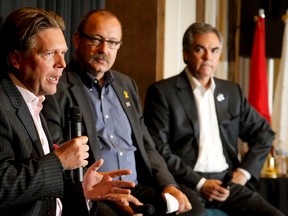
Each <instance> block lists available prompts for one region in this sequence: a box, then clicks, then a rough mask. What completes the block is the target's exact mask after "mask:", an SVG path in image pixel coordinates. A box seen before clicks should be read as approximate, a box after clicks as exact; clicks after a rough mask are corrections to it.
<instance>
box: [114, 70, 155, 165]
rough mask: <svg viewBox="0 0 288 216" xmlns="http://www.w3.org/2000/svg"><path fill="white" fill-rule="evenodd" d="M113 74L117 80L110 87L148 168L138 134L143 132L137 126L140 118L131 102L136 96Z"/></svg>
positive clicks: (146, 158)
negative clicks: (125, 116)
mask: <svg viewBox="0 0 288 216" xmlns="http://www.w3.org/2000/svg"><path fill="white" fill-rule="evenodd" d="M113 74H114V76H115V79H117V80H116V81H115V82H113V83H112V87H113V88H114V90H115V92H116V95H117V97H118V99H119V101H120V103H121V105H122V108H123V109H124V112H125V113H126V115H127V118H128V120H129V122H130V125H131V128H132V133H133V134H134V138H135V142H136V144H137V146H136V147H137V149H138V150H139V151H140V152H141V155H142V156H143V159H144V161H145V163H146V164H147V166H149V167H150V165H149V164H150V162H149V159H148V157H147V154H146V150H145V146H144V143H143V139H142V137H143V136H142V135H141V134H140V132H142V130H143V129H142V128H141V125H140V124H139V121H140V119H139V118H140V117H139V116H137V111H136V110H135V109H136V108H135V107H134V103H133V102H132V101H134V100H137V99H138V95H136V94H135V93H134V92H129V87H127V85H126V83H123V82H122V80H121V78H119V77H118V76H117V75H116V74H115V73H113ZM135 97H137V98H135ZM139 103H140V102H139Z"/></svg>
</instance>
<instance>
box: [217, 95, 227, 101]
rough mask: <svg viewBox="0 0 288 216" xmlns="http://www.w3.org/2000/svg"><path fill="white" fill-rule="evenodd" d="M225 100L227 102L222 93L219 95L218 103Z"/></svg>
mask: <svg viewBox="0 0 288 216" xmlns="http://www.w3.org/2000/svg"><path fill="white" fill-rule="evenodd" d="M223 100H225V97H224V95H223V94H222V93H219V94H218V95H217V101H218V102H221V101H223Z"/></svg>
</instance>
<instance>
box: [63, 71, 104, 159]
mask: <svg viewBox="0 0 288 216" xmlns="http://www.w3.org/2000/svg"><path fill="white" fill-rule="evenodd" d="M65 73H66V75H67V79H68V82H69V83H70V84H72V85H71V87H70V91H71V93H72V95H73V96H74V97H75V99H76V101H77V103H78V104H81V105H80V106H79V107H81V113H82V117H83V121H82V122H83V124H84V127H85V128H86V130H87V136H88V137H89V143H90V148H91V151H90V152H92V154H93V156H94V159H95V160H97V158H99V157H98V155H97V153H98V152H99V149H98V147H97V146H98V145H95V143H97V134H96V133H95V131H96V125H95V122H96V119H95V114H94V113H93V110H94V109H93V108H92V106H91V104H90V103H91V102H90V100H89V98H88V96H87V95H86V93H85V91H83V85H84V84H83V82H82V80H81V79H80V77H79V76H78V75H77V73H76V72H70V71H69V70H68V71H66V72H65ZM86 108H87V109H86Z"/></svg>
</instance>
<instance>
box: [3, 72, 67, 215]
mask: <svg viewBox="0 0 288 216" xmlns="http://www.w3.org/2000/svg"><path fill="white" fill-rule="evenodd" d="M1 76H2V77H1V78H0V102H1V105H0V215H5V216H6V215H15V216H16V215H17V216H19V215H27V216H32V215H35V216H39V215H55V203H56V200H55V198H56V197H60V196H62V193H63V178H62V177H61V176H62V169H61V163H60V160H59V159H58V157H57V156H56V155H55V154H54V153H49V154H47V155H45V156H44V153H43V150H42V145H41V142H40V139H39V137H38V133H37V130H36V128H35V126H34V122H33V119H32V117H31V114H30V112H29V109H28V107H27V105H26V103H25V101H24V99H23V97H22V95H21V93H20V92H19V91H18V89H17V87H16V86H15V85H14V84H13V82H12V81H11V79H10V78H9V76H8V75H7V74H2V75H1ZM42 123H43V127H44V130H45V129H46V132H47V126H46V125H45V121H44V118H43V117H42ZM45 126H46V127H45ZM46 134H47V137H48V141H49V143H50V150H51V151H53V145H52V141H51V138H50V137H49V134H48V133H46Z"/></svg>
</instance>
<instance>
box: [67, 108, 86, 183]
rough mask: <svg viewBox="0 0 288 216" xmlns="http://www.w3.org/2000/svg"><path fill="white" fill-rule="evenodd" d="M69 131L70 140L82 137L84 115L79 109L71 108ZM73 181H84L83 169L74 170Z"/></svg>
mask: <svg viewBox="0 0 288 216" xmlns="http://www.w3.org/2000/svg"><path fill="white" fill-rule="evenodd" d="M68 117H69V131H70V139H73V138H76V137H79V136H82V129H81V122H82V114H81V112H80V108H79V107H70V109H69V113H68ZM71 174H72V181H73V182H74V183H80V182H82V181H83V167H79V168H77V169H74V170H72V172H71Z"/></svg>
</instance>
